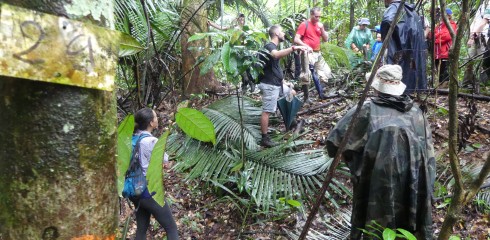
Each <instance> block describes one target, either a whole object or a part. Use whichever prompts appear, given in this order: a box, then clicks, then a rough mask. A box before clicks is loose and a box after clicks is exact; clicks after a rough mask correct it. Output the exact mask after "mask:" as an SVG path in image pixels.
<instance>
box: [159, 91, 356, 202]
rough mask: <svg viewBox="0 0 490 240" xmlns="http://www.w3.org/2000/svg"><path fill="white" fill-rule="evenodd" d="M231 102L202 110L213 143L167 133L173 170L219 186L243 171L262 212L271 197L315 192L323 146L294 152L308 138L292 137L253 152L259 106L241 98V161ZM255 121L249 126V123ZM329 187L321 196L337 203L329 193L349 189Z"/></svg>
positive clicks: (325, 162) (325, 161)
mask: <svg viewBox="0 0 490 240" xmlns="http://www.w3.org/2000/svg"><path fill="white" fill-rule="evenodd" d="M233 102H236V98H234V97H229V98H225V99H223V100H220V101H217V102H215V103H213V104H212V105H210V106H209V107H208V108H205V109H203V112H204V114H205V115H206V116H207V117H208V118H209V119H210V120H211V122H213V124H214V126H215V129H216V131H217V144H216V146H214V147H213V146H212V145H211V144H208V143H202V142H199V141H197V140H194V139H191V138H189V137H186V136H184V135H182V134H178V133H176V134H173V135H171V136H170V137H169V141H168V142H169V146H168V151H169V152H170V153H172V154H175V156H176V157H177V158H178V159H180V160H181V161H180V162H179V163H178V164H177V165H176V169H177V170H179V171H185V170H188V171H189V174H188V176H187V178H189V179H196V178H199V179H202V180H205V181H214V182H218V183H220V184H224V183H226V182H233V181H232V180H231V179H233V178H234V177H235V176H236V174H235V170H237V171H242V172H243V171H249V172H250V176H249V181H250V189H248V191H247V192H248V193H249V194H250V196H251V197H252V199H253V200H254V201H255V204H256V205H257V206H260V207H263V208H264V209H265V210H268V209H269V207H270V205H271V204H272V203H274V202H275V199H278V198H280V197H286V198H288V199H297V198H298V197H300V198H303V199H307V196H313V195H314V194H316V192H317V189H318V188H319V187H320V186H321V183H322V182H323V180H324V177H325V172H326V170H327V169H328V167H329V166H330V163H331V161H332V159H331V158H329V157H327V156H326V155H325V154H324V152H323V150H305V151H301V152H294V151H291V149H294V148H298V147H301V146H303V145H307V144H311V143H312V142H311V141H304V140H295V139H294V138H292V139H291V140H290V141H288V142H286V143H283V144H281V145H280V146H277V147H274V148H269V149H264V150H261V151H258V146H257V141H258V139H259V138H260V131H259V128H258V126H257V125H255V124H257V123H258V122H259V119H258V118H259V116H260V113H261V109H260V108H258V107H256V106H254V103H253V102H252V101H251V100H250V99H248V98H244V104H243V105H244V111H243V112H242V114H243V119H244V128H245V139H244V141H245V143H246V144H245V146H246V150H245V162H244V164H243V162H242V160H241V158H240V156H241V154H239V152H238V150H237V149H239V148H238V146H239V141H240V138H239V137H240V134H239V132H240V131H241V128H240V124H239V122H238V120H237V119H238V112H237V109H235V108H230V106H234V105H233ZM253 123H255V124H253ZM332 186H333V187H332V191H331V192H329V193H327V194H326V196H327V198H329V199H330V201H331V202H332V203H333V204H334V205H335V206H338V204H337V203H336V201H335V199H334V198H332V197H331V196H332V194H343V195H345V194H347V195H351V193H350V191H349V190H348V189H347V188H346V187H344V186H343V185H342V183H339V182H338V181H336V180H335V181H333V184H332Z"/></svg>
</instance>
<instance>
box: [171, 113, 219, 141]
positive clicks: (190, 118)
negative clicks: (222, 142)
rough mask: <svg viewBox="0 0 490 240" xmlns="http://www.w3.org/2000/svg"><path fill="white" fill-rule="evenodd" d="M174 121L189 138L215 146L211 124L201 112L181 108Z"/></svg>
mask: <svg viewBox="0 0 490 240" xmlns="http://www.w3.org/2000/svg"><path fill="white" fill-rule="evenodd" d="M175 121H176V122H177V124H178V125H179V127H180V128H181V129H182V131H184V132H185V133H186V134H187V135H189V136H190V137H192V138H195V139H197V140H199V141H202V142H212V143H213V145H214V144H216V135H215V132H214V126H213V123H212V122H211V121H210V120H209V119H208V118H207V117H206V116H205V115H204V114H203V113H202V112H200V111H198V110H195V109H192V108H181V109H179V110H178V111H177V114H176V115H175Z"/></svg>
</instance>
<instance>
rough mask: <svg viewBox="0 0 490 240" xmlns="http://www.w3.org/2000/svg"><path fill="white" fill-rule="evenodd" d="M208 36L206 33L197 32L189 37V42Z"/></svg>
mask: <svg viewBox="0 0 490 240" xmlns="http://www.w3.org/2000/svg"><path fill="white" fill-rule="evenodd" d="M207 36H208V34H205V33H196V34H194V35H192V36H190V37H189V39H187V42H192V41H196V40H201V39H203V38H205V37H207Z"/></svg>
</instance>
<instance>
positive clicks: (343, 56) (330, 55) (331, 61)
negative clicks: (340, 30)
mask: <svg viewBox="0 0 490 240" xmlns="http://www.w3.org/2000/svg"><path fill="white" fill-rule="evenodd" d="M321 51H322V55H323V57H324V58H325V61H326V62H327V64H328V65H329V66H330V67H331V68H332V69H337V68H347V69H350V68H351V66H350V63H349V58H348V57H347V51H348V50H347V49H345V48H341V47H338V46H335V45H333V44H329V43H323V44H322V49H321Z"/></svg>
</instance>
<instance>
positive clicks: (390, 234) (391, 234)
mask: <svg viewBox="0 0 490 240" xmlns="http://www.w3.org/2000/svg"><path fill="white" fill-rule="evenodd" d="M395 238H396V232H395V231H393V230H391V229H389V228H385V230H384V231H383V240H395Z"/></svg>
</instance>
